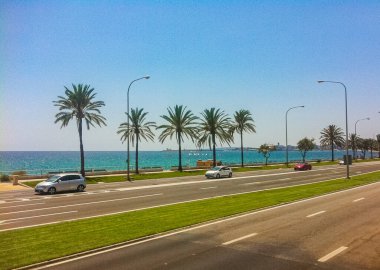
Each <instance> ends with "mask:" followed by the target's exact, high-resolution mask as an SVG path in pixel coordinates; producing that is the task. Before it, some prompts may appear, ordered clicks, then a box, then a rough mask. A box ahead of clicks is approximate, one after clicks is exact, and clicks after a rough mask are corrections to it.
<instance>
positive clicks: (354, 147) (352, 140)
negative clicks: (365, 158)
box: [349, 133, 359, 159]
mask: <svg viewBox="0 0 380 270" xmlns="http://www.w3.org/2000/svg"><path fill="white" fill-rule="evenodd" d="M358 139H359V137H358V135H356V134H355V133H351V134H350V141H349V143H350V145H351V149H352V154H353V155H354V159H356V156H357V150H358V147H357V142H358Z"/></svg>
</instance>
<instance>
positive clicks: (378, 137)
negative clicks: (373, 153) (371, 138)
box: [376, 134, 380, 158]
mask: <svg viewBox="0 0 380 270" xmlns="http://www.w3.org/2000/svg"><path fill="white" fill-rule="evenodd" d="M376 141H377V150H378V151H379V158H380V134H377V135H376Z"/></svg>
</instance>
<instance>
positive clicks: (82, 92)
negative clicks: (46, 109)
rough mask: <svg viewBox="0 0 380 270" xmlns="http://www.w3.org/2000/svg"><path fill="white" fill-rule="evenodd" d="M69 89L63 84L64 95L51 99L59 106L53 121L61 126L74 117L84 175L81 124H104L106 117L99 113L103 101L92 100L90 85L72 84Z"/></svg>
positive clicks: (94, 94) (81, 169)
mask: <svg viewBox="0 0 380 270" xmlns="http://www.w3.org/2000/svg"><path fill="white" fill-rule="evenodd" d="M72 87H73V89H72V90H70V89H68V88H67V87H66V86H65V89H66V90H65V95H66V96H65V97H62V96H58V100H57V101H53V103H54V106H57V107H59V111H60V112H59V113H57V114H56V115H55V117H56V119H55V122H54V123H58V122H62V125H61V128H62V127H65V126H67V125H68V124H69V122H70V120H72V119H75V120H76V122H77V128H78V133H79V145H80V172H81V174H82V175H83V176H85V171H84V151H83V140H82V125H83V120H85V123H86V126H87V129H90V126H93V127H94V124H96V125H98V126H101V125H106V123H105V121H106V118H105V117H103V116H102V115H101V112H100V108H101V107H102V106H104V105H105V104H104V102H103V101H94V98H95V96H96V93H93V92H94V88H91V86H90V85H87V84H86V85H83V84H78V85H74V84H73V85H72Z"/></svg>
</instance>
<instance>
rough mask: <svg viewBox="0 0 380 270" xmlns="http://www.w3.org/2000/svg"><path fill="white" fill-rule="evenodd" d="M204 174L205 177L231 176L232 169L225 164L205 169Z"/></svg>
mask: <svg viewBox="0 0 380 270" xmlns="http://www.w3.org/2000/svg"><path fill="white" fill-rule="evenodd" d="M205 176H206V177H207V178H220V177H232V170H231V168H229V167H226V166H216V167H214V168H212V169H211V170H209V171H207V172H206V174H205Z"/></svg>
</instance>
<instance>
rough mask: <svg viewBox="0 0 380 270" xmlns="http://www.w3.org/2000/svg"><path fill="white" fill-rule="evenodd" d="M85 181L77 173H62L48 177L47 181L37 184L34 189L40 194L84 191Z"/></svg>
mask: <svg viewBox="0 0 380 270" xmlns="http://www.w3.org/2000/svg"><path fill="white" fill-rule="evenodd" d="M85 188H86V179H85V178H84V177H83V176H82V175H81V174H78V173H62V174H56V175H53V176H50V177H49V178H48V179H47V180H45V181H43V182H41V183H38V184H37V185H36V187H35V188H34V191H35V192H38V193H40V194H42V193H49V194H54V193H56V192H59V191H67V190H76V191H84V189H85Z"/></svg>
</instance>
